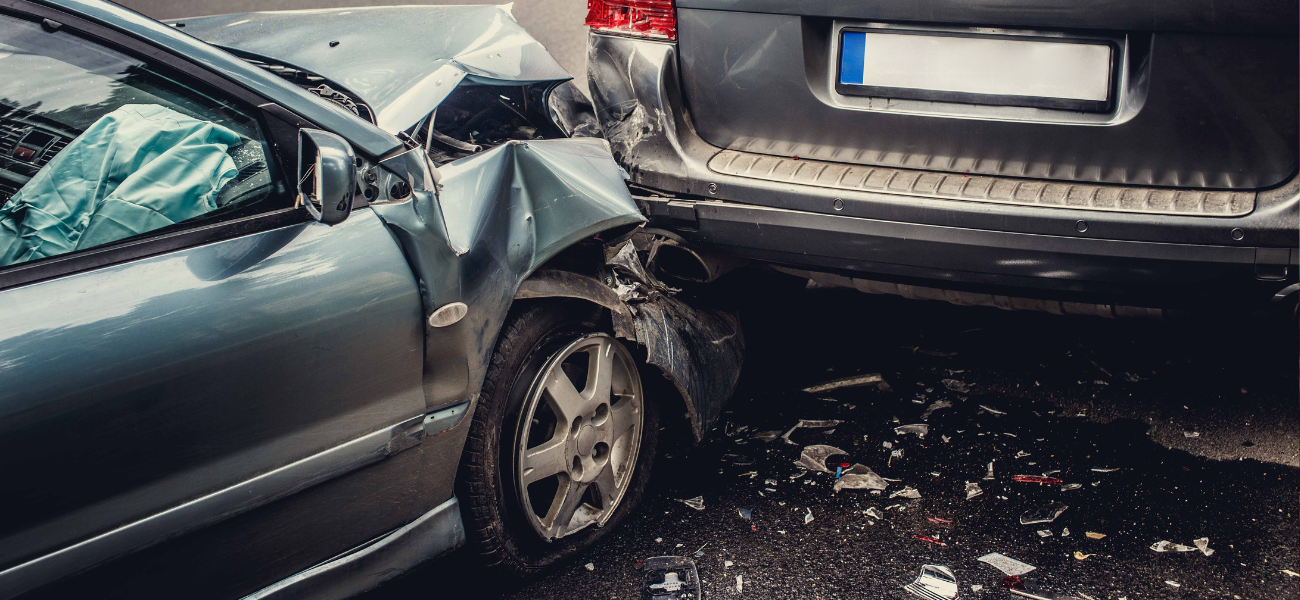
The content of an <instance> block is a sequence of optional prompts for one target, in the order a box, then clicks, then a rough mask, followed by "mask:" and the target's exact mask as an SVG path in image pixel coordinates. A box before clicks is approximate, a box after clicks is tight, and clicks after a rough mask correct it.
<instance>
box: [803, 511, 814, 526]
mask: <svg viewBox="0 0 1300 600" xmlns="http://www.w3.org/2000/svg"><path fill="white" fill-rule="evenodd" d="M804 510H806V511H808V513H807V514H805V515H804V516H803V524H804V525H807V524H809V523H812V522H813V514H812V509H811V508H805V509H804Z"/></svg>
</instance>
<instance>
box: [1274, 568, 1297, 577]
mask: <svg viewBox="0 0 1300 600" xmlns="http://www.w3.org/2000/svg"><path fill="white" fill-rule="evenodd" d="M1278 572H1279V573H1282V574H1284V575H1290V576H1291V577H1300V573H1296V572H1295V571H1292V570H1291V569H1278Z"/></svg>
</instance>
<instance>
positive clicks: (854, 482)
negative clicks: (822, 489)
mask: <svg viewBox="0 0 1300 600" xmlns="http://www.w3.org/2000/svg"><path fill="white" fill-rule="evenodd" d="M886 487H889V483H887V482H886V481H885V478H883V477H881V476H879V475H877V474H876V472H875V471H872V470H871V467H868V466H866V465H862V464H855V465H853V466H852V467H849V469H848V470H846V471H844V472H843V473H841V475H840V478H839V479H837V480H835V485H834V486H833V489H834V491H836V492H838V491H840V490H842V489H845V488H847V489H850V490H884V489H885V488H886Z"/></svg>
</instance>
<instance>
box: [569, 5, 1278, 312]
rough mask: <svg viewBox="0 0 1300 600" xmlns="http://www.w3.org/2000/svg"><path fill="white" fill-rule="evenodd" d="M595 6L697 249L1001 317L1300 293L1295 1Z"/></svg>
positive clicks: (1270, 299) (648, 155) (646, 172)
mask: <svg viewBox="0 0 1300 600" xmlns="http://www.w3.org/2000/svg"><path fill="white" fill-rule="evenodd" d="M674 4H675V6H674ZM592 6H593V9H592V11H591V13H590V15H589V16H588V23H589V24H590V25H591V26H592V32H591V35H590V48H589V54H588V77H589V79H590V82H589V83H590V89H591V93H592V96H593V99H594V101H595V104H596V107H597V110H598V114H599V116H600V119H601V123H602V125H603V126H604V127H605V129H606V131H607V137H608V139H609V140H610V143H611V144H612V146H613V148H614V154H615V157H616V158H617V159H618V160H619V161H620V163H621V164H622V165H623V166H624V167H625V168H627V170H628V171H629V172H630V173H631V174H632V179H633V181H634V182H635V184H636V186H637V195H638V201H639V202H640V203H641V204H642V206H643V207H644V208H645V209H646V210H647V213H648V215H649V217H650V220H651V226H652V227H658V228H662V229H665V230H670V231H672V232H675V233H676V234H678V235H680V236H681V237H682V238H684V240H685V241H686V242H688V243H689V244H690V245H693V246H695V247H696V249H698V250H703V251H713V252H717V253H723V254H728V255H732V256H739V257H745V258H749V259H754V260H758V261H763V262H767V263H771V264H776V265H779V266H780V268H782V269H784V270H786V271H788V272H792V273H796V274H800V275H802V276H805V277H811V278H812V279H814V280H815V281H818V282H820V283H824V284H830V285H843V286H851V287H856V288H858V289H861V290H863V291H867V292H874V293H894V294H902V295H905V296H910V297H918V298H933V299H946V300H950V301H954V302H959V303H964V304H981V305H991V306H999V307H1002V308H1034V309H1039V310H1050V311H1053V312H1065V313H1087V314H1101V315H1105V316H1117V315H1158V314H1160V313H1161V311H1162V309H1167V308H1198V309H1200V308H1207V307H1210V308H1214V309H1218V310H1225V311H1227V310H1233V311H1239V312H1245V311H1249V310H1253V309H1257V308H1262V307H1267V306H1269V305H1270V304H1274V305H1281V306H1283V307H1284V308H1285V310H1287V311H1288V312H1289V311H1291V310H1293V308H1294V306H1295V300H1296V290H1297V286H1296V272H1295V271H1296V264H1297V244H1298V240H1297V227H1298V225H1300V217H1298V215H1300V212H1298V210H1297V206H1300V182H1298V181H1297V179H1296V171H1297V159H1296V157H1297V112H1296V106H1297V87H1298V86H1297V54H1298V52H1297V33H1296V27H1295V23H1296V19H1297V12H1296V11H1297V9H1296V4H1295V3H1294V2H1274V1H1272V0H1242V1H1238V2H1231V3H1227V4H1224V3H1218V2H1208V1H1207V2H1200V1H1190V2H1183V1H1171V0H1135V1H1132V2H1124V3H1114V2H1078V1H1075V0H1060V1H1057V0H1051V1H1046V2H1044V1H1041V0H1023V1H1022V0H1007V1H999V2H982V1H975V2H970V1H966V0H917V1H911V2H879V1H842V0H676V2H675V3H674V2H673V1H671V0H661V1H649V2H636V3H628V2H623V1H615V0H600V1H595V2H593V3H592ZM701 272H707V269H706V270H705V271H701ZM1275 300H1276V301H1277V302H1274V301H1275Z"/></svg>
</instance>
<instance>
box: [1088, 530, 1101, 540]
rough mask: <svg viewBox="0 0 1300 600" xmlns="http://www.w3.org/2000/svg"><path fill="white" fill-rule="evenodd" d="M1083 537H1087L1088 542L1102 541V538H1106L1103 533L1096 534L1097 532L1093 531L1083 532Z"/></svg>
mask: <svg viewBox="0 0 1300 600" xmlns="http://www.w3.org/2000/svg"><path fill="white" fill-rule="evenodd" d="M1083 535H1086V536H1088V539H1090V540H1099V539H1102V538H1104V537H1106V534H1104V533H1097V532H1095V531H1085V532H1083Z"/></svg>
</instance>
